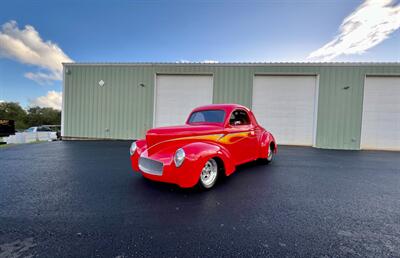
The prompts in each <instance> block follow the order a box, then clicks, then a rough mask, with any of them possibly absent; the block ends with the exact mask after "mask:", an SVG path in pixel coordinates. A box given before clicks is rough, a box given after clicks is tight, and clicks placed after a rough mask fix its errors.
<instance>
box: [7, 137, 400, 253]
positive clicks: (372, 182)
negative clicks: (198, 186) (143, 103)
mask: <svg viewBox="0 0 400 258" xmlns="http://www.w3.org/2000/svg"><path fill="white" fill-rule="evenodd" d="M129 145H130V142H127V141H89V142H80V141H75V142H72V141H70V142H49V143H41V144H29V145H20V146H14V147H6V148H1V149H0V257H25V256H29V255H32V256H41V257H67V256H74V257H78V256H80V257H91V256H99V257H132V256H135V257H138V256H147V257H148V256H153V257H160V256H168V257H187V256H194V257H220V256H243V257H248V256H262V257H268V256H271V257H272V256H289V257H295V256H296V257H311V256H312V257H315V256H317V257H336V256H349V257H354V256H355V257H376V256H379V257H382V256H390V257H399V256H400V153H398V152H378V151H336V150H321V149H315V148H308V147H285V146H281V147H280V149H279V153H278V155H277V156H276V159H275V160H274V162H273V163H272V164H269V165H262V164H259V163H256V162H254V163H251V164H247V165H244V166H241V167H239V168H238V170H237V172H236V173H235V174H233V175H232V176H231V177H229V178H227V179H226V180H223V181H221V182H218V183H217V185H216V187H215V188H214V189H212V190H211V191H205V192H201V191H198V190H187V189H186V190H185V189H180V188H178V187H176V186H173V185H168V184H162V183H154V182H150V181H147V180H145V179H143V178H142V177H141V175H140V174H137V173H133V172H131V168H130V163H129Z"/></svg>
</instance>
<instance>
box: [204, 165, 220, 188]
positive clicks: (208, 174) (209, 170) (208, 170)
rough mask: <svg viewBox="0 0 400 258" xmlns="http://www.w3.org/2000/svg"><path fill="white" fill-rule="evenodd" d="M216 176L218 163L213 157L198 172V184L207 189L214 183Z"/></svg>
mask: <svg viewBox="0 0 400 258" xmlns="http://www.w3.org/2000/svg"><path fill="white" fill-rule="evenodd" d="M217 178H218V163H217V161H216V160H215V159H209V160H208V161H207V162H206V164H205V165H204V167H203V169H202V170H201V173H200V186H201V187H202V188H205V189H209V188H211V187H213V186H214V185H215V183H216V182H217Z"/></svg>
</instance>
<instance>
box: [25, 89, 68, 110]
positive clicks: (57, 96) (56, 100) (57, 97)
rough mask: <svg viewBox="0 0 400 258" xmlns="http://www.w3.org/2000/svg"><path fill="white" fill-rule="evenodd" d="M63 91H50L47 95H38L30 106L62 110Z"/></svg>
mask: <svg viewBox="0 0 400 258" xmlns="http://www.w3.org/2000/svg"><path fill="white" fill-rule="evenodd" d="M61 103H62V93H61V92H57V91H53V90H52V91H48V92H47V95H45V96H41V97H38V98H36V99H33V100H31V101H30V102H29V105H30V106H39V107H51V108H54V109H58V110H61Z"/></svg>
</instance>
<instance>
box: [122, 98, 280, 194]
mask: <svg viewBox="0 0 400 258" xmlns="http://www.w3.org/2000/svg"><path fill="white" fill-rule="evenodd" d="M276 151H277V145H276V142H275V139H274V137H273V136H272V134H271V133H269V132H268V131H266V130H265V129H264V128H263V127H261V126H260V125H259V124H258V123H257V120H256V118H255V117H254V115H253V113H252V112H251V110H250V109H248V108H247V107H244V106H241V105H236V104H214V105H208V106H202V107H198V108H195V109H194V110H193V111H192V113H191V114H190V115H189V118H188V119H187V121H186V124H185V125H181V126H168V127H159V128H153V129H150V130H148V131H147V133H146V139H142V140H137V141H135V142H133V143H132V145H131V147H130V154H131V157H130V158H131V163H132V168H133V170H135V171H138V172H140V173H141V174H142V175H143V176H144V177H146V178H148V179H151V180H155V181H161V182H167V183H173V184H177V185H179V186H180V187H185V188H186V187H193V186H195V185H197V184H199V185H200V187H202V188H211V187H213V186H214V184H215V182H216V181H217V178H218V177H219V176H224V175H226V176H229V175H231V174H232V173H233V172H234V171H235V168H236V166H238V165H240V164H243V163H246V162H249V161H253V160H257V159H263V160H264V161H265V162H266V163H268V162H271V161H272V158H273V155H274V154H275V153H276Z"/></svg>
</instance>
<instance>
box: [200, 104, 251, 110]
mask: <svg viewBox="0 0 400 258" xmlns="http://www.w3.org/2000/svg"><path fill="white" fill-rule="evenodd" d="M236 108H242V109H244V110H247V111H250V109H249V108H247V107H245V106H242V105H239V104H210V105H205V106H200V107H197V108H195V109H193V111H192V112H195V111H201V110H208V109H220V110H225V111H226V112H230V111H232V110H233V109H236Z"/></svg>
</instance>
